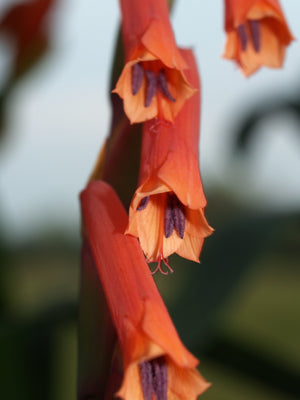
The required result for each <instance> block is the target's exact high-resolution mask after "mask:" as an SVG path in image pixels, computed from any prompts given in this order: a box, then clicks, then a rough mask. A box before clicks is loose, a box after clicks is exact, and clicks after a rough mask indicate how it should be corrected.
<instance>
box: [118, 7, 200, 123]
mask: <svg viewBox="0 0 300 400" xmlns="http://www.w3.org/2000/svg"><path fill="white" fill-rule="evenodd" d="M121 9H122V34H123V42H124V48H125V62H126V64H125V66H124V69H123V71H122V73H121V76H120V78H119V80H118V82H117V85H116V88H115V90H114V92H116V93H118V95H119V96H120V97H121V98H122V99H123V100H124V110H125V113H126V115H127V116H128V118H129V119H130V122H131V123H135V122H142V121H146V120H149V119H152V118H154V117H159V118H161V119H165V120H168V121H171V122H172V121H173V119H174V117H175V115H176V114H177V113H178V111H179V110H180V109H181V108H182V106H183V104H184V102H185V101H186V99H188V98H189V97H191V96H192V95H193V93H194V92H195V90H194V88H193V87H192V86H191V85H190V84H189V82H188V81H187V79H186V77H185V74H184V73H183V70H185V69H186V68H187V65H186V63H185V62H184V60H183V58H182V57H181V55H180V52H179V50H178V48H177V46H176V43H175V39H174V35H173V32H172V28H171V24H170V20H169V14H168V7H167V1H166V0H147V1H140V0H121Z"/></svg>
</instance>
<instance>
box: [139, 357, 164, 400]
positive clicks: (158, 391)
mask: <svg viewBox="0 0 300 400" xmlns="http://www.w3.org/2000/svg"><path fill="white" fill-rule="evenodd" d="M139 367H140V373H141V384H142V391H143V397H144V400H152V395H153V393H154V394H155V397H156V400H167V393H168V370H167V363H166V360H165V358H164V357H158V358H155V359H153V360H150V361H144V362H142V363H140V364H139Z"/></svg>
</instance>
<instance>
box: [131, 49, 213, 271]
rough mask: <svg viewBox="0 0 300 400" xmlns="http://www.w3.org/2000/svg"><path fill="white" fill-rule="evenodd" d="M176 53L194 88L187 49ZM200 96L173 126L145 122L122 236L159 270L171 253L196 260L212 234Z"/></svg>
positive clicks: (194, 76) (192, 64)
mask: <svg viewBox="0 0 300 400" xmlns="http://www.w3.org/2000/svg"><path fill="white" fill-rule="evenodd" d="M181 54H182V56H183V58H184V59H185V60H186V62H187V64H188V66H189V69H188V71H187V76H188V79H189V80H190V82H192V84H193V85H194V86H195V87H196V88H197V89H199V77H198V72H197V66H196V62H195V59H194V56H193V53H192V51H191V50H182V51H181ZM199 93H200V90H198V91H197V93H196V94H195V95H194V96H193V97H192V98H191V99H189V100H188V101H187V102H186V104H185V105H184V106H183V109H182V110H181V112H180V113H179V114H178V115H177V117H176V119H175V121H174V124H172V125H171V124H159V125H157V126H155V124H153V121H148V122H146V123H145V124H144V129H143V140H142V153H141V166H140V177H139V187H138V189H137V190H136V192H135V195H134V197H133V199H132V202H131V205H130V210H129V226H128V228H127V230H126V233H127V234H131V235H133V236H136V237H138V238H139V240H140V244H141V247H142V249H143V251H144V253H145V255H146V257H147V259H148V260H149V261H158V262H159V264H158V268H160V260H162V259H163V260H165V259H166V258H167V257H168V256H169V255H170V254H172V253H174V252H176V253H177V254H179V255H181V256H182V257H185V258H188V259H190V260H194V261H199V255H200V251H201V248H202V245H203V242H204V238H205V237H206V236H208V235H210V234H211V233H212V231H213V229H212V228H211V227H210V226H209V225H208V223H207V221H206V219H205V216H204V207H205V206H206V199H205V195H204V192H203V187H202V182H201V177H200V172H199V152H198V144H199V123H200V121H199V108H200V94H199ZM161 271H162V270H161Z"/></svg>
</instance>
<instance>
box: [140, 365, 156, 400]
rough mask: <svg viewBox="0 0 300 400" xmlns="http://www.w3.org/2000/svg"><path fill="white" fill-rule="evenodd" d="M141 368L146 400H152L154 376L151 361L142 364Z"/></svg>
mask: <svg viewBox="0 0 300 400" xmlns="http://www.w3.org/2000/svg"><path fill="white" fill-rule="evenodd" d="M139 366H140V373H141V384H142V391H143V396H144V400H152V392H153V376H152V367H151V361H144V362H142V363H140V364H139Z"/></svg>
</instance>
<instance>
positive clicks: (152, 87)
mask: <svg viewBox="0 0 300 400" xmlns="http://www.w3.org/2000/svg"><path fill="white" fill-rule="evenodd" d="M145 75H146V79H147V89H146V98H145V107H149V106H150V104H151V101H152V99H153V97H154V96H155V93H156V90H157V82H156V76H155V73H154V72H153V71H145Z"/></svg>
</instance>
